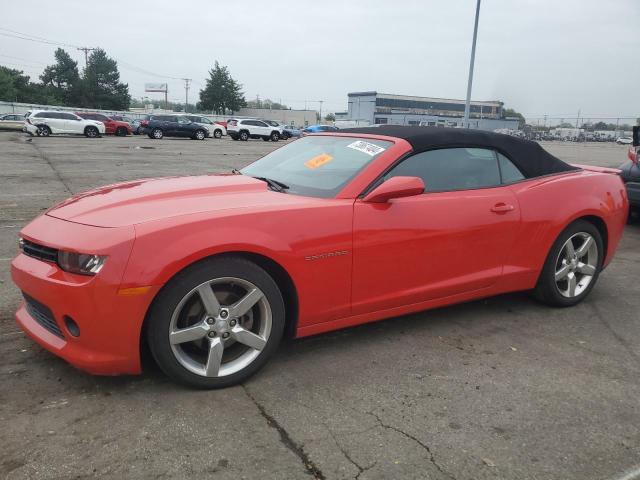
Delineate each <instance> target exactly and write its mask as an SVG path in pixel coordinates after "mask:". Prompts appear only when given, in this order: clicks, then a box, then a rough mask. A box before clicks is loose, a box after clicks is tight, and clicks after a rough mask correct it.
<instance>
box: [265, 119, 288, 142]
mask: <svg viewBox="0 0 640 480" xmlns="http://www.w3.org/2000/svg"><path fill="white" fill-rule="evenodd" d="M259 120H261V121H263V122H265V123H266V124H268V125H271V126H272V127H274V128H278V129H279V130H280V138H282V139H283V140H288V139H289V138H290V137H291V135H290V134H289V132H288V131H287V127H288V126H289V125H287V124H286V123H281V122H277V121H275V120H265V119H264V118H260V119H259Z"/></svg>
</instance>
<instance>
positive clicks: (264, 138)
mask: <svg viewBox="0 0 640 480" xmlns="http://www.w3.org/2000/svg"><path fill="white" fill-rule="evenodd" d="M262 140H264V141H265V142H268V141H269V140H271V138H270V137H262Z"/></svg>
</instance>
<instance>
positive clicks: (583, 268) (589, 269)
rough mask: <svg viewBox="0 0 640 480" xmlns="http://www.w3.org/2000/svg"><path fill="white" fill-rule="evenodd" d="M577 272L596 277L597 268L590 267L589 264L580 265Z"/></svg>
mask: <svg viewBox="0 0 640 480" xmlns="http://www.w3.org/2000/svg"><path fill="white" fill-rule="evenodd" d="M577 272H579V273H582V274H583V275H595V273H596V267H594V266H593V265H589V264H588V263H582V262H580V263H578V268H577Z"/></svg>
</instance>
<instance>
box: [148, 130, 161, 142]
mask: <svg viewBox="0 0 640 480" xmlns="http://www.w3.org/2000/svg"><path fill="white" fill-rule="evenodd" d="M150 137H151V138H155V139H156V140H162V137H164V133H162V130H160V129H159V128H154V129H153V130H152V131H151V135H150Z"/></svg>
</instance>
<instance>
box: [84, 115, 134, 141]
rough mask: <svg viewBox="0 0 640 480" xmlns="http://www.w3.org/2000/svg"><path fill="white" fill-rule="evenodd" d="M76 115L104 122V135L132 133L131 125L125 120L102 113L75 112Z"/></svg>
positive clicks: (122, 135)
mask: <svg viewBox="0 0 640 480" xmlns="http://www.w3.org/2000/svg"><path fill="white" fill-rule="evenodd" d="M76 115H78V116H79V117H82V118H84V119H87V120H96V121H98V122H102V123H104V129H105V134H106V135H118V136H121V137H124V136H127V135H131V134H132V133H133V132H132V131H131V125H129V124H128V123H127V122H123V121H120V120H114V119H113V118H111V117H108V116H107V115H104V114H103V113H92V112H76Z"/></svg>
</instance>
